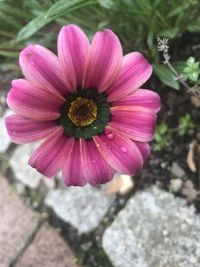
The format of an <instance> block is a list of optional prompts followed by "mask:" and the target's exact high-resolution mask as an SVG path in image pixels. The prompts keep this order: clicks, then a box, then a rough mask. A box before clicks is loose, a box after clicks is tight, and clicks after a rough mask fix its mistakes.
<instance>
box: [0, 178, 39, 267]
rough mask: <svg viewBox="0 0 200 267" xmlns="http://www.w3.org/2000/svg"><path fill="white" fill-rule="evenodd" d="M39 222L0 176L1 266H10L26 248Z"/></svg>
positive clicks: (34, 214) (37, 217)
mask: <svg viewBox="0 0 200 267" xmlns="http://www.w3.org/2000/svg"><path fill="white" fill-rule="evenodd" d="M38 223H39V216H38V215H37V214H36V213H34V212H33V211H31V209H30V208H28V207H27V206H26V205H25V204H24V203H23V202H22V200H21V199H20V198H19V196H18V195H17V194H16V193H15V192H14V191H13V189H12V188H11V186H10V185H9V184H8V183H7V181H6V179H5V178H4V177H2V176H0V266H2V267H8V266H10V263H11V262H13V261H14V260H15V259H16V258H17V256H18V255H19V253H20V252H21V251H22V250H23V249H24V248H25V246H26V244H27V243H28V241H29V239H30V237H31V236H32V234H33V233H34V232H35V230H36V228H37V225H38Z"/></svg>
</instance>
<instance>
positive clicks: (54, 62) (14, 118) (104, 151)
mask: <svg viewBox="0 0 200 267" xmlns="http://www.w3.org/2000/svg"><path fill="white" fill-rule="evenodd" d="M19 63H20V66H21V69H22V71H23V74H24V76H25V78H26V79H18V80H14V81H13V82H12V88H11V90H10V91H9V93H8V97H7V102H8V105H9V107H10V108H11V109H12V110H13V111H14V112H15V113H16V114H15V115H11V116H9V117H7V118H6V127H7V131H8V134H9V136H10V137H11V139H12V140H13V142H15V143H17V144H24V143H29V142H34V141H38V140H41V139H44V142H43V143H42V144H41V145H40V146H39V147H38V149H37V150H36V151H35V152H34V153H33V154H32V156H31V158H30V159H29V164H30V165H31V166H32V167H34V168H36V169H37V170H38V171H39V172H40V173H42V174H43V175H45V176H47V177H53V176H55V175H56V174H57V172H59V171H62V175H63V179H64V182H65V184H66V185H79V186H83V185H85V184H86V183H90V184H91V185H96V184H100V183H105V182H107V181H109V180H111V179H112V177H113V174H114V173H115V172H119V173H123V174H129V175H132V174H134V173H135V172H136V171H137V170H139V169H140V168H141V167H142V166H143V164H144V162H145V161H146V159H147V158H148V156H149V153H150V149H149V145H148V142H149V141H151V140H152V138H153V134H154V127H155V123H156V113H157V112H158V110H159V109H160V98H159V96H158V94H156V93H155V92H153V91H150V90H147V89H141V86H142V84H144V83H145V82H146V81H147V80H148V79H149V77H150V75H151V73H152V67H151V65H150V64H149V63H148V62H147V60H146V59H145V58H144V57H143V56H142V55H141V54H140V53H138V52H132V53H129V54H127V55H125V56H124V57H123V54H122V47H121V44H120V41H119V39H118V37H117V36H116V35H115V34H114V33H113V32H112V31H111V30H103V31H100V32H97V33H96V34H95V35H94V37H93V40H92V42H91V44H90V42H89V40H88V38H87V36H86V35H85V33H84V32H83V31H82V30H81V29H80V28H78V27H77V26H75V25H68V26H64V27H63V28H62V29H61V31H60V33H59V36H58V56H57V55H55V54H53V53H52V52H51V51H49V50H48V49H46V48H45V47H42V46H40V45H29V46H28V47H26V48H25V49H24V50H23V51H22V52H21V54H20V58H19Z"/></svg>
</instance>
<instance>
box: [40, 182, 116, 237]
mask: <svg viewBox="0 0 200 267" xmlns="http://www.w3.org/2000/svg"><path fill="white" fill-rule="evenodd" d="M114 198H115V197H114V195H109V194H107V193H106V192H105V187H103V188H101V189H100V188H94V187H92V186H89V185H87V186H85V187H69V188H66V189H57V190H53V191H51V192H49V193H48V195H47V197H46V199H45V203H46V205H47V206H49V207H51V208H52V209H53V210H54V212H55V213H56V215H57V216H58V217H59V218H61V219H62V220H63V221H65V222H67V223H69V224H71V225H72V226H74V227H75V228H76V229H77V230H78V232H79V234H82V233H87V232H90V231H92V230H94V229H95V228H96V227H97V226H98V225H99V223H100V221H101V220H102V219H103V217H104V216H105V214H106V213H107V212H108V209H109V207H110V205H111V204H112V201H113V200H114Z"/></svg>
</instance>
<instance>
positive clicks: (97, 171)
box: [80, 139, 113, 185]
mask: <svg viewBox="0 0 200 267" xmlns="http://www.w3.org/2000/svg"><path fill="white" fill-rule="evenodd" d="M80 151H81V163H82V166H84V167H83V173H84V175H85V177H86V179H87V181H88V182H89V183H90V184H91V185H96V184H102V183H105V182H108V181H110V180H111V179H112V177H113V170H112V168H111V167H110V166H109V165H108V163H107V162H106V161H105V160H104V158H103V157H102V156H101V154H100V153H99V151H98V149H97V147H96V146H95V143H94V141H93V140H84V139H81V147H80Z"/></svg>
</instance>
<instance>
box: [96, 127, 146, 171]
mask: <svg viewBox="0 0 200 267" xmlns="http://www.w3.org/2000/svg"><path fill="white" fill-rule="evenodd" d="M93 139H94V141H95V144H96V146H97V148H98V150H99V152H100V153H101V155H102V156H103V158H104V159H105V160H106V161H107V163H108V164H109V165H110V166H111V167H112V168H113V169H114V170H116V171H117V172H119V173H123V174H129V175H132V174H134V173H135V172H136V171H137V170H139V169H140V168H141V167H142V165H143V156H142V154H141V152H140V150H139V148H138V146H137V145H136V144H135V143H134V142H133V141H132V140H130V139H129V138H126V137H125V136H123V135H122V134H120V133H118V132H117V131H115V129H112V128H110V127H108V126H107V129H106V131H105V133H104V134H102V135H96V136H94V137H93Z"/></svg>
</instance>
